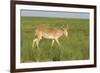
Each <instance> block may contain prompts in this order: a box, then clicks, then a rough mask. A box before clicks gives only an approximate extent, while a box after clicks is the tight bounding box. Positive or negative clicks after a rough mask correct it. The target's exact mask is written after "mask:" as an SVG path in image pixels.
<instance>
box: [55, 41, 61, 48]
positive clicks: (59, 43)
mask: <svg viewBox="0 0 100 73" xmlns="http://www.w3.org/2000/svg"><path fill="white" fill-rule="evenodd" d="M55 40H56V42H57V44H58V46H59V47H60V46H61V44H60V42H59V40H58V39H55Z"/></svg>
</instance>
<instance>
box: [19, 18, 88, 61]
mask: <svg viewBox="0 0 100 73" xmlns="http://www.w3.org/2000/svg"><path fill="white" fill-rule="evenodd" d="M67 24H68V33H69V36H68V37H67V38H66V37H65V36H62V37H61V38H60V39H59V41H60V43H61V45H62V46H61V47H58V45H57V44H56V43H55V44H54V46H53V47H51V42H52V41H51V40H49V39H42V40H41V41H40V44H39V47H40V48H39V49H38V48H36V47H34V48H32V40H33V39H34V38H35V36H34V34H35V29H36V27H38V26H40V25H43V26H48V27H55V28H61V26H62V25H64V27H66V26H67ZM86 59H89V20H88V19H65V18H47V17H21V62H37V61H39V62H45V61H68V60H86Z"/></svg>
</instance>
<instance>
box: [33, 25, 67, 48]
mask: <svg viewBox="0 0 100 73" xmlns="http://www.w3.org/2000/svg"><path fill="white" fill-rule="evenodd" d="M63 35H65V36H66V37H67V36H68V31H67V28H62V29H61V28H50V27H45V26H44V27H38V28H37V29H36V31H35V36H36V38H35V39H33V44H32V48H33V47H34V45H35V44H36V46H37V48H39V42H40V40H41V39H42V38H46V39H51V40H52V44H51V46H53V44H54V42H56V43H57V44H58V46H60V42H59V38H60V37H61V36H63Z"/></svg>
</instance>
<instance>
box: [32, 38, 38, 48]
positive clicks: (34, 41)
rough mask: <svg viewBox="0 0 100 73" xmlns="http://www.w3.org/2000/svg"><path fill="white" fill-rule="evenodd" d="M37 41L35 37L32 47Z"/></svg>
mask: <svg viewBox="0 0 100 73" xmlns="http://www.w3.org/2000/svg"><path fill="white" fill-rule="evenodd" d="M36 41H37V39H34V40H33V43H32V48H34V45H35V43H36Z"/></svg>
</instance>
